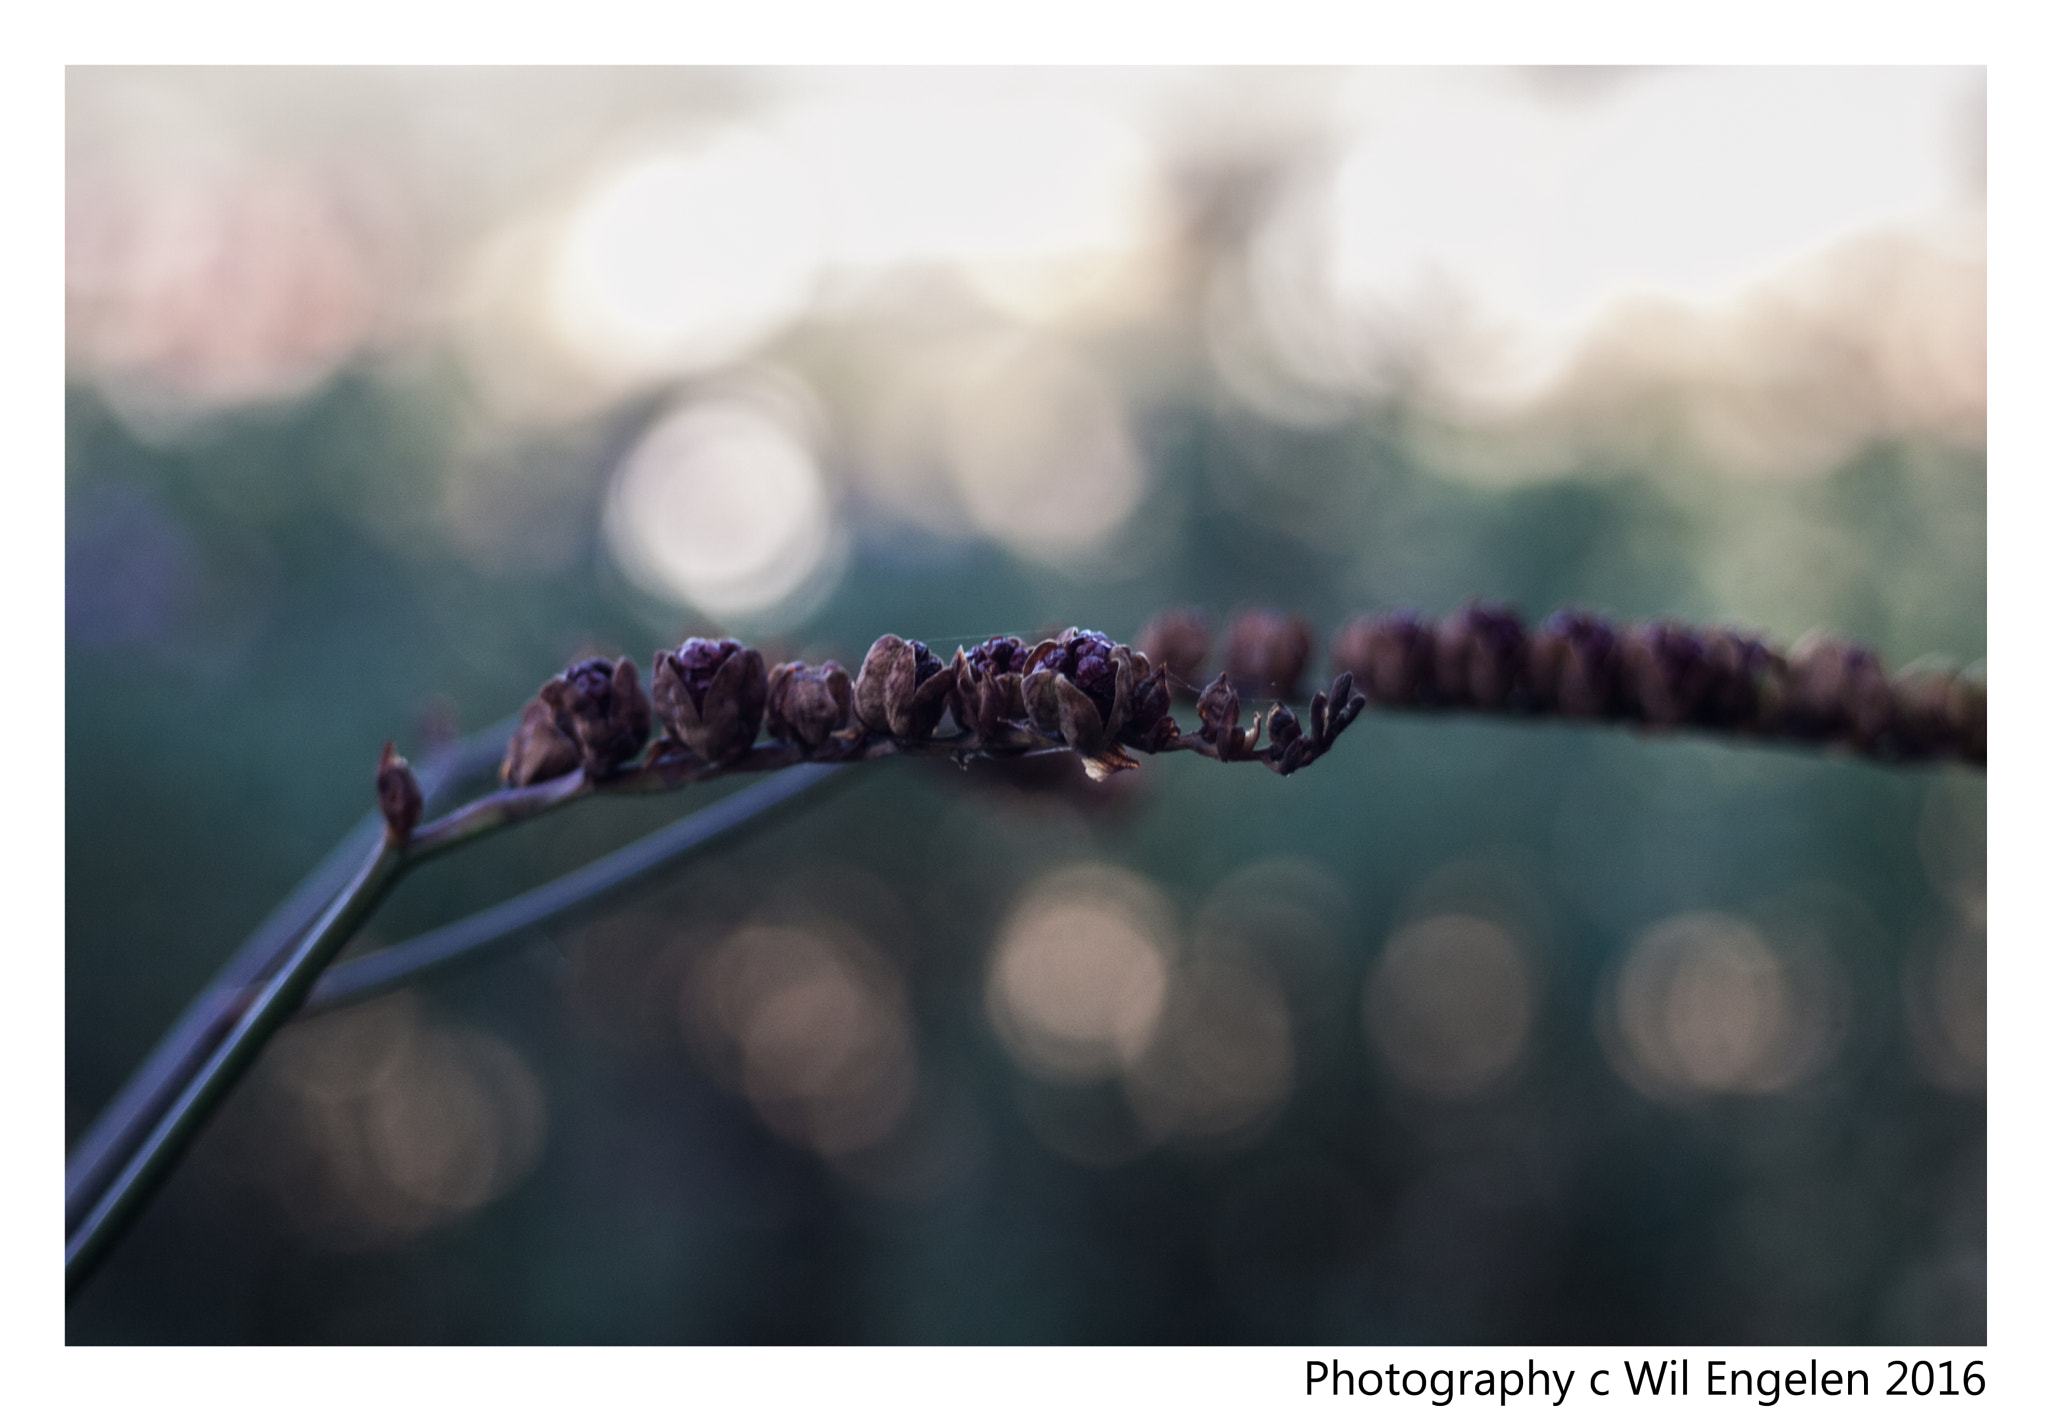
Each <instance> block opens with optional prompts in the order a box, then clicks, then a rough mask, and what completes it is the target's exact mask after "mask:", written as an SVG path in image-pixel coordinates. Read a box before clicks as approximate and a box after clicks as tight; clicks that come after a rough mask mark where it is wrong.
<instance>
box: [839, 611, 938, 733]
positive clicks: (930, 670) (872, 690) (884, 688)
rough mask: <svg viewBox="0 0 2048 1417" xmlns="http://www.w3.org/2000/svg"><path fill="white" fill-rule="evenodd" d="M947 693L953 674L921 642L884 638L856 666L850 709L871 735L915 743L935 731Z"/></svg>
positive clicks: (877, 641) (885, 636) (894, 637)
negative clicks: (857, 671)
mask: <svg viewBox="0 0 2048 1417" xmlns="http://www.w3.org/2000/svg"><path fill="white" fill-rule="evenodd" d="M952 692H953V670H952V669H951V668H950V667H948V666H942V665H941V664H940V663H939V661H938V658H937V656H935V655H933V653H932V652H931V651H930V650H929V649H927V648H926V647H925V646H924V644H923V642H922V641H919V640H905V639H899V638H897V637H896V636H895V635H884V636H882V637H881V638H880V639H879V640H876V641H875V642H874V644H873V645H871V646H870V647H869V648H868V654H867V658H866V659H865V660H863V661H861V666H860V677H859V678H858V679H856V680H855V681H854V685H853V707H854V712H855V713H857V714H858V715H859V716H860V721H861V722H862V723H864V724H866V725H867V726H868V728H869V729H870V730H871V731H873V732H875V733H882V734H886V735H888V736H889V737H892V738H901V739H904V740H906V741H909V742H915V741H917V740H918V739H921V738H929V737H930V736H931V734H932V730H933V729H935V728H937V727H938V726H939V720H940V719H941V718H943V717H945V713H946V700H947V699H948V698H949V697H950V696H951V695H952Z"/></svg>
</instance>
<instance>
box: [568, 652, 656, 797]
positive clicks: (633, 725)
mask: <svg viewBox="0 0 2048 1417" xmlns="http://www.w3.org/2000/svg"><path fill="white" fill-rule="evenodd" d="M557 682H559V683H561V684H562V685H564V686H565V687H566V689H567V691H568V692H567V693H566V694H562V693H560V691H557V697H558V699H559V700H560V711H561V712H564V713H566V715H567V716H568V720H569V729H570V732H571V733H573V734H574V735H575V738H576V741H577V743H578V744H579V745H580V746H581V748H582V750H583V766H584V769H585V770H586V771H587V772H589V774H590V775H591V776H592V777H593V778H595V777H602V776H603V775H604V774H606V773H608V772H611V771H613V770H614V769H616V768H618V767H620V766H621V765H623V764H624V763H627V762H629V761H631V760H632V758H633V757H634V756H635V755H636V754H637V753H639V751H640V750H641V749H642V748H644V747H646V746H647V735H648V732H649V730H650V729H652V727H653V725H654V715H653V711H652V710H651V709H650V708H649V707H648V703H647V694H646V692H645V691H644V690H642V689H641V687H640V671H639V669H638V668H637V667H636V666H635V665H634V663H633V661H632V660H630V659H621V660H620V661H619V662H618V663H617V664H616V665H614V664H613V663H612V662H611V661H610V660H609V659H586V660H584V661H582V662H581V663H579V664H572V665H570V666H569V667H568V668H567V669H565V670H563V671H562V677H561V679H560V680H559V681H557Z"/></svg>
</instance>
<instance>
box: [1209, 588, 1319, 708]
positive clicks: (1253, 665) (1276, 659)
mask: <svg viewBox="0 0 2048 1417" xmlns="http://www.w3.org/2000/svg"><path fill="white" fill-rule="evenodd" d="M1314 643H1315V632H1314V630H1313V629H1311V628H1310V626H1309V623H1308V621H1307V620H1306V619H1304V618H1303V617H1302V616H1300V615H1282V614H1281V613H1280V612H1279V611H1277V610H1246V611H1242V612H1240V613H1239V614H1238V616H1237V618H1236V619H1234V620H1232V621H1231V622H1230V632H1229V634H1228V635H1227V636H1226V638H1225V640H1224V650H1223V660H1224V669H1225V670H1226V671H1227V672H1228V673H1229V674H1230V675H1231V676H1232V677H1234V678H1235V679H1236V680H1237V681H1238V684H1239V686H1240V687H1241V688H1242V689H1243V691H1244V692H1245V693H1247V694H1251V695H1253V696H1254V697H1258V698H1275V699H1291V698H1294V697H1296V696H1297V690H1298V689H1299V687H1300V685H1301V676H1302V673H1303V671H1305V670H1306V669H1307V668H1308V657H1309V654H1310V653H1311V652H1312V651H1313V649H1314Z"/></svg>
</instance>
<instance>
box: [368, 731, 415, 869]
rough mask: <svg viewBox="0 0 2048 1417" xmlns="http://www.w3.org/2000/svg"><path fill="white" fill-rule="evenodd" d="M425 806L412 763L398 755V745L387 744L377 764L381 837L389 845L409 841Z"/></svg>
mask: <svg viewBox="0 0 2048 1417" xmlns="http://www.w3.org/2000/svg"><path fill="white" fill-rule="evenodd" d="M426 805H427V799H426V797H425V796H424V795H423V794H422V793H421V792H420V783H419V779H418V778H416V777H414V776H413V775H412V765H411V764H410V763H408V762H406V760H405V759H404V758H401V757H399V756H398V745H397V744H395V743H386V744H385V745H384V756H383V758H382V759H381V760H380V761H379V762H378V764H377V810H378V811H380V812H382V813H383V814H384V840H385V841H386V842H387V843H389V844H390V845H392V846H403V845H405V844H406V843H407V842H408V841H410V840H412V829H413V828H414V827H416V826H418V825H419V824H420V813H421V812H423V811H425V810H426Z"/></svg>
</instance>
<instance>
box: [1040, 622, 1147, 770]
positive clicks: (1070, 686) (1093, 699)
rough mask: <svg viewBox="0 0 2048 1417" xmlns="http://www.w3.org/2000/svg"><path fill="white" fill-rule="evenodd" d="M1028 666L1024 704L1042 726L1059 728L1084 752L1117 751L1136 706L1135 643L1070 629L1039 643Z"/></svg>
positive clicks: (1044, 729)
mask: <svg viewBox="0 0 2048 1417" xmlns="http://www.w3.org/2000/svg"><path fill="white" fill-rule="evenodd" d="M1025 666H1026V671H1027V672H1026V673H1025V675H1024V684H1023V690H1024V707H1025V709H1026V711H1027V712H1029V713H1030V715H1031V721H1032V723H1033V724H1035V725H1036V726H1037V728H1038V729H1039V731H1040V732H1042V733H1057V734H1059V735H1060V736H1061V737H1062V738H1064V739H1066V741H1067V744H1068V746H1070V747H1072V748H1074V749H1075V750H1076V751H1078V752H1079V753H1080V754H1081V756H1082V757H1084V758H1093V757H1102V756H1105V755H1109V754H1111V750H1112V745H1113V744H1114V743H1115V741H1116V737H1117V735H1118V734H1119V733H1121V732H1122V731H1123V726H1124V720H1125V718H1126V717H1127V716H1128V715H1129V712H1130V703H1131V689H1132V685H1133V675H1132V673H1131V670H1132V663H1131V650H1130V647H1129V646H1128V645H1120V644H1118V643H1117V642H1116V641H1115V640H1112V639H1110V638H1109V636H1107V635H1100V634H1097V633H1096V632H1095V631H1093V630H1083V629H1078V628H1075V629H1068V630H1063V631H1061V632H1060V634H1059V636H1058V637H1057V638H1056V639H1050V640H1046V641H1044V642H1043V643H1041V644H1039V645H1038V646H1036V647H1035V648H1034V649H1033V650H1032V651H1031V653H1030V655H1029V656H1027V657H1026V659H1025ZM1148 667H1149V666H1148Z"/></svg>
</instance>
